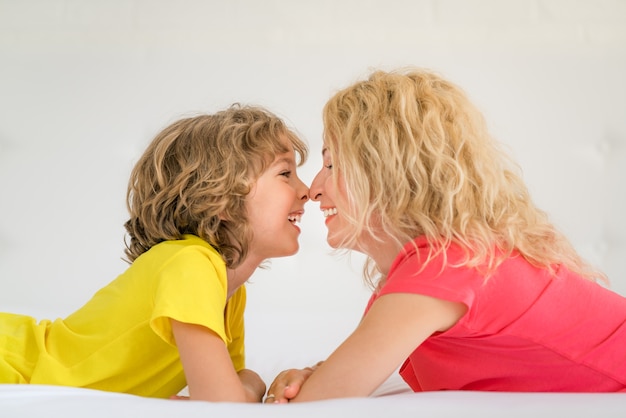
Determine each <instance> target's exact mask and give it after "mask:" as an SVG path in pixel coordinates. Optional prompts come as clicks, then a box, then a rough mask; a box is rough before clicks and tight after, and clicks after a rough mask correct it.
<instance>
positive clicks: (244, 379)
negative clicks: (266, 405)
mask: <svg viewBox="0 0 626 418" xmlns="http://www.w3.org/2000/svg"><path fill="white" fill-rule="evenodd" d="M237 375H238V376H239V380H241V384H242V385H243V387H244V389H245V390H246V393H247V395H246V397H247V398H248V400H249V401H251V402H261V401H262V400H263V394H264V393H265V382H264V381H263V379H261V376H259V375H258V374H257V373H256V372H253V371H252V370H250V369H242V370H239V372H237Z"/></svg>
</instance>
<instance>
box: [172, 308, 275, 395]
mask: <svg viewBox="0 0 626 418" xmlns="http://www.w3.org/2000/svg"><path fill="white" fill-rule="evenodd" d="M171 323H172V331H173V333H174V338H175V340H176V345H177V347H178V351H179V353H180V359H181V362H182V364H183V369H184V370H185V377H186V378H187V385H188V387H189V398H190V399H192V400H206V401H229V402H260V401H261V399H262V397H263V394H264V393H265V383H263V381H262V380H261V378H260V377H259V376H258V375H257V374H256V373H254V372H252V371H251V370H245V369H244V370H241V371H240V372H239V373H237V372H236V371H235V368H234V367H233V363H232V361H231V359H230V356H229V354H228V349H227V348H226V344H224V341H222V339H221V338H220V337H219V336H218V335H217V334H215V333H214V332H213V331H211V330H210V329H208V328H205V327H203V326H200V325H194V324H187V323H184V322H179V321H176V320H173V319H172V320H171Z"/></svg>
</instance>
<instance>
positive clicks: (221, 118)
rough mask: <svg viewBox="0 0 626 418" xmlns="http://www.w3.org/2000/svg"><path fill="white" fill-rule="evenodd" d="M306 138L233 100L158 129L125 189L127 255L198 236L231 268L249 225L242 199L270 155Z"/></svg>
mask: <svg viewBox="0 0 626 418" xmlns="http://www.w3.org/2000/svg"><path fill="white" fill-rule="evenodd" d="M291 148H293V150H294V151H295V152H296V154H298V165H302V164H303V163H304V162H305V161H306V158H307V155H308V149H307V146H306V144H305V143H304V142H303V141H302V140H301V139H300V138H299V137H298V136H297V135H296V134H295V133H294V132H293V131H292V130H290V129H289V128H288V127H287V126H286V125H285V123H284V122H283V121H282V120H281V119H280V118H279V117H277V116H276V115H274V114H272V113H271V112H269V111H267V110H266V109H263V108H260V107H255V106H241V105H239V104H235V105H232V106H231V107H229V108H228V109H226V110H223V111H220V112H217V113H215V114H210V115H199V116H195V117H190V118H186V119H182V120H179V121H177V122H175V123H173V124H171V125H170V126H168V127H167V128H165V129H164V130H163V131H162V132H161V133H159V134H158V135H157V136H156V137H155V138H154V140H153V141H152V142H151V143H150V145H149V146H148V148H147V149H146V151H145V152H144V154H143V155H142V156H141V158H140V159H139V161H138V162H137V164H136V165H135V167H134V169H133V170H132V173H131V176H130V181H129V184H128V191H127V199H126V200H127V207H128V211H129V213H130V219H129V220H128V221H127V222H126V223H125V225H124V226H125V228H126V231H127V233H128V235H129V236H130V242H127V244H126V250H125V254H126V257H127V261H129V262H133V261H134V260H135V259H136V258H137V257H139V256H140V255H141V254H142V253H144V252H145V251H147V250H148V249H150V248H151V247H152V246H153V245H155V244H158V243H159V242H162V241H167V240H177V239H181V237H182V235H183V234H193V235H196V236H198V237H200V238H202V239H204V240H205V241H207V242H208V243H209V244H211V245H212V246H213V247H214V248H215V249H216V250H217V251H218V252H219V253H220V254H221V255H222V256H223V257H224V260H225V262H226V265H227V266H228V267H230V268H233V267H236V266H237V265H239V264H240V263H241V262H242V261H243V260H244V259H245V257H246V255H247V252H248V245H249V243H250V240H251V234H252V231H250V228H249V226H248V221H247V220H248V216H247V213H246V206H245V199H246V196H247V195H248V193H249V192H250V190H251V186H252V184H253V182H254V181H256V179H257V178H258V177H259V176H260V175H261V173H262V172H263V171H264V170H265V169H266V167H267V166H268V165H269V164H271V163H272V161H273V160H274V158H275V156H276V155H278V154H281V153H284V152H287V151H289V150H290V149H291Z"/></svg>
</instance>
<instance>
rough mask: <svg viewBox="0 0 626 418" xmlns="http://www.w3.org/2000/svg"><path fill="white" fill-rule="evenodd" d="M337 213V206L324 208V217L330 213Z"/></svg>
mask: <svg viewBox="0 0 626 418" xmlns="http://www.w3.org/2000/svg"><path fill="white" fill-rule="evenodd" d="M336 214H337V208H330V209H324V217H325V218H326V217H328V216H330V215H336Z"/></svg>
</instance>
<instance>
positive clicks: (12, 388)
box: [0, 379, 626, 418]
mask: <svg viewBox="0 0 626 418" xmlns="http://www.w3.org/2000/svg"><path fill="white" fill-rule="evenodd" d="M0 416H2V417H3V418H31V417H32V418H35V417H36V418H41V417H45V418H54V417H64V418H68V417H88V418H101V417H102V418H104V417H114V418H125V417H129V418H130V417H133V418H136V417H150V418H160V417H183V418H194V417H203V418H206V417H229V418H231V417H232V418H247V417H250V418H266V417H267V418H269V417H289V418H294V417H302V418H309V417H311V418H312V417H316V418H319V417H323V418H329V417H352V418H357V417H359V418H360V417H384V418H393V417H403V418H405V417H412V416H415V417H418V416H419V417H423V418H438V417H441V418H447V417H450V418H452V417H455V418H472V417H476V418H491V417H493V418H496V417H497V418H502V417H507V418H522V417H533V418H535V417H537V418H544V417H555V418H579V417H580V418H593V417H598V418H624V417H626V393H615V394H612V393H602V394H589V393H585V394H574V393H502V392H469V391H445V392H424V393H413V392H410V391H408V390H407V389H406V387H405V386H404V385H403V384H402V383H400V382H399V381H398V380H396V379H390V380H389V381H388V382H386V383H385V384H384V385H383V386H382V387H381V388H380V389H379V390H378V391H377V392H376V394H375V396H373V397H370V398H360V399H357V398H349V399H333V400H326V401H317V402H309V403H304V404H289V405H264V404H235V403H212V402H201V401H172V400H164V399H151V398H144V397H139V396H133V395H126V394H119V393H110V392H103V391H98V390H91V389H77V388H70V387H61V386H44V385H0Z"/></svg>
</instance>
